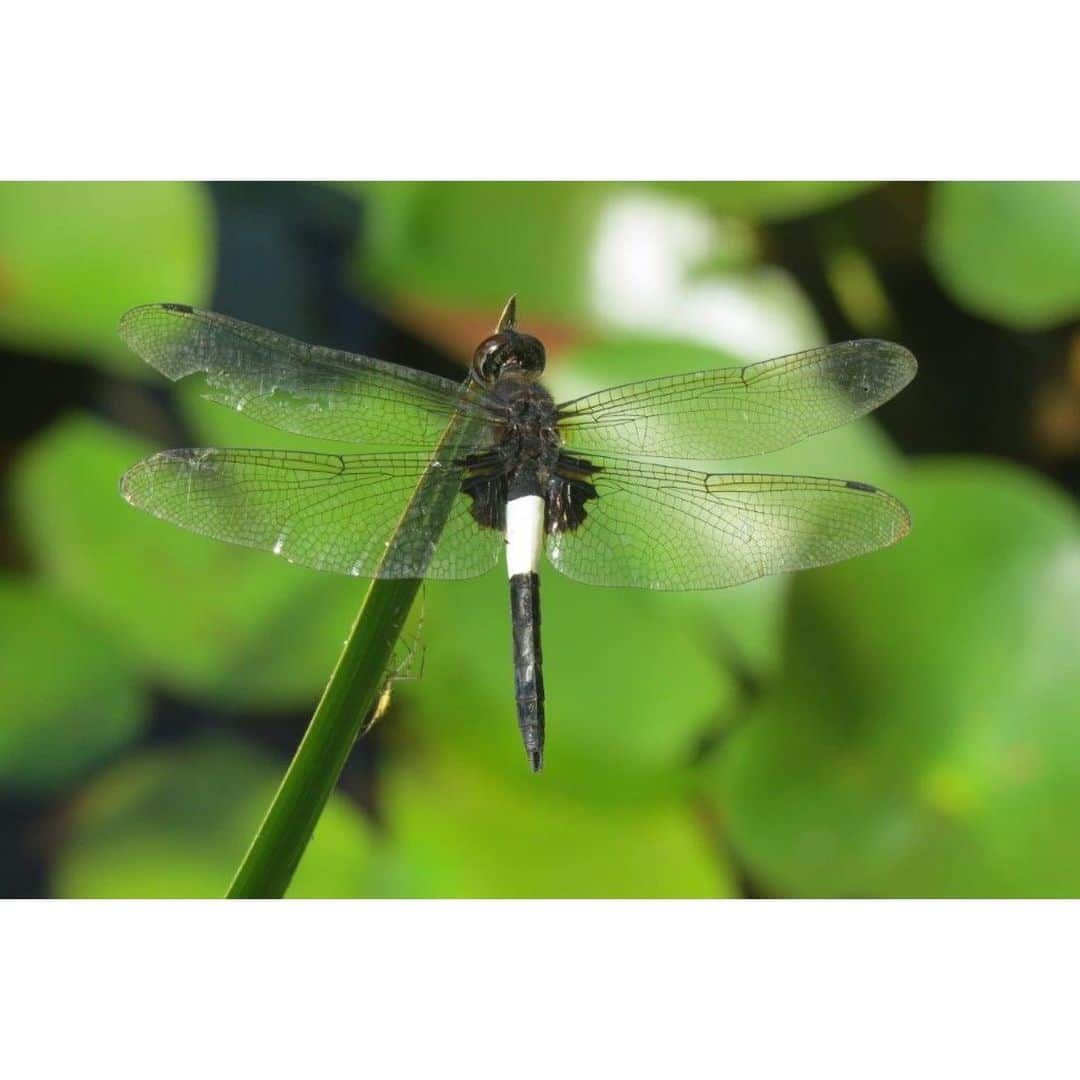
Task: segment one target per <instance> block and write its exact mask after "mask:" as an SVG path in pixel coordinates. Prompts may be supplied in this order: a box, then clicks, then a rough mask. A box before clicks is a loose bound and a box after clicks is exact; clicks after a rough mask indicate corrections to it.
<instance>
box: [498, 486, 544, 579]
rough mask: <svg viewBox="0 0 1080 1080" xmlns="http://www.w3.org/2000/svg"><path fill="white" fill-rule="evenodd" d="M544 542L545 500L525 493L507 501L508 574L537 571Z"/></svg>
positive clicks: (510, 575) (511, 575)
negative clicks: (518, 497)
mask: <svg viewBox="0 0 1080 1080" xmlns="http://www.w3.org/2000/svg"><path fill="white" fill-rule="evenodd" d="M543 545H544V500H543V499H541V498H540V496H539V495H522V496H521V498H520V499H511V500H510V501H509V502H508V503H507V504H506V573H507V575H508V576H509V577H513V576H514V575H515V574H535V573H536V571H537V570H538V569H539V568H540V549H541V548H542V547H543Z"/></svg>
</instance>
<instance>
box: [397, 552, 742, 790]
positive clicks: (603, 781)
mask: <svg viewBox="0 0 1080 1080" xmlns="http://www.w3.org/2000/svg"><path fill="white" fill-rule="evenodd" d="M425 591H426V600H427V603H426V611H427V615H426V618H425V625H424V637H425V639H426V642H427V650H426V654H425V659H424V674H423V679H422V680H421V681H420V682H419V683H408V684H401V685H400V686H399V688H398V690H397V691H396V693H397V694H398V695H399V697H400V699H401V700H402V701H403V702H405V703H407V704H408V706H409V713H410V719H411V722H412V723H413V724H414V725H416V726H417V727H418V728H419V729H420V730H422V731H423V733H424V736H425V738H426V739H430V740H432V741H435V742H437V743H438V742H441V743H443V744H444V745H453V746H455V747H456V748H458V749H459V750H461V751H467V752H468V753H469V754H470V755H471V756H473V757H474V758H475V759H476V760H477V761H482V762H483V763H484V764H485V767H486V768H488V769H490V770H492V771H495V772H497V773H498V774H499V775H500V776H502V777H506V778H507V781H508V782H509V783H511V784H514V783H516V784H518V785H519V786H522V787H523V788H526V789H527V790H531V788H530V787H529V785H532V784H534V783H535V779H534V777H533V776H532V774H531V773H530V772H529V768H528V764H527V762H526V760H525V755H524V752H523V751H522V748H521V740H520V737H519V735H518V730H517V721H516V716H515V712H514V677H513V664H512V660H511V650H510V640H511V637H510V634H511V627H510V600H509V591H508V587H507V583H506V575H505V574H489V575H487V576H486V577H484V578H481V579H479V580H477V581H475V582H464V583H442V582H432V583H430V584H428V585H427V586H426V590H425ZM542 608H543V631H542V632H543V648H544V682H545V687H546V692H547V733H548V738H547V751H546V753H545V760H544V774H543V783H544V789H545V790H546V791H550V792H552V793H553V794H555V793H559V792H561V793H569V794H573V795H574V796H575V797H577V798H580V799H583V800H590V801H603V802H612V801H614V802H634V803H639V804H640V803H643V802H648V801H650V800H657V799H665V798H669V797H670V796H671V795H672V794H673V793H675V792H677V791H680V790H683V789H685V788H686V786H687V784H688V782H689V779H690V773H689V766H690V763H691V760H692V758H693V755H694V751H695V749H696V747H697V745H698V743H699V741H700V740H701V738H702V737H703V736H704V734H705V732H706V731H708V730H709V729H710V728H712V727H713V726H715V725H716V724H717V723H718V720H719V718H720V717H721V716H722V714H723V710H724V708H725V706H726V705H727V704H729V703H730V701H731V699H732V696H733V693H734V689H733V686H732V683H731V679H730V678H729V677H728V676H727V674H726V672H725V670H724V668H723V666H722V664H721V663H720V662H719V661H718V659H717V658H716V657H714V656H713V655H712V654H711V652H710V649H709V641H708V638H707V635H705V634H703V633H701V631H700V627H698V626H695V625H694V624H693V623H692V622H691V621H688V620H687V619H685V618H684V617H683V616H682V614H681V613H680V612H678V611H677V610H676V609H674V608H673V607H671V606H668V605H666V604H665V603H664V600H663V598H658V597H657V596H655V595H654V594H651V593H644V592H635V591H631V590H625V589H590V588H588V587H587V586H583V585H579V584H577V583H575V582H572V581H569V580H568V579H566V578H564V577H562V576H561V575H559V574H556V573H544V575H543V586H542ZM613 627H617V628H618V634H617V637H615V638H613V636H612V628H613Z"/></svg>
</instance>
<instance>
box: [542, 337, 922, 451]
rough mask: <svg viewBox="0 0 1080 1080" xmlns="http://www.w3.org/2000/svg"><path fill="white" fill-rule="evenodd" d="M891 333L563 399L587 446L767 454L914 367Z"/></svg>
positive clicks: (877, 401) (894, 384)
mask: <svg viewBox="0 0 1080 1080" xmlns="http://www.w3.org/2000/svg"><path fill="white" fill-rule="evenodd" d="M915 369H916V363H915V357H914V356H912V355H911V353H910V352H908V351H907V349H905V348H903V347H902V346H900V345H894V344H893V343H892V342H889V341H873V340H867V341H847V342H843V343H841V344H839V345H828V346H826V347H824V348H821V349H810V350H808V351H807V352H801V353H795V354H794V355H792V356H782V357H780V358H779V359H776V360H766V361H764V362H763V363H760V364H751V365H749V366H748V367H744V368H719V369H717V370H715V371H698V372H693V373H691V374H688V375H672V376H670V377H668V378H662V379H646V380H645V381H644V382H636V383H628V384H626V385H625V386H616V387H612V388H611V389H608V390H601V391H599V392H598V393H595V394H589V395H588V396H587V397H583V398H578V399H577V400H575V401H570V402H567V403H565V404H564V405H560V406H559V414H560V417H561V419H560V422H559V430H560V431H561V432H562V435H563V441H564V443H565V444H566V445H567V446H568V447H572V448H574V449H578V450H581V451H582V452H584V453H586V454H592V453H600V454H628V455H634V456H644V457H655V458H703V459H712V460H719V459H730V458H738V457H746V456H748V455H750V454H764V453H766V452H768V451H770V450H779V449H780V448H781V447H784V446H790V445H791V444H792V443H796V442H799V441H800V440H801V439H805V438H807V437H808V436H810V435H817V434H819V433H820V432H823V431H828V430H829V429H830V428H834V427H838V426H839V425H840V424H846V423H847V422H848V421H850V420H854V419H855V418H856V417H858V416H862V415H863V414H864V413H868V412H870V411H871V410H872V409H876V408H877V407H878V406H879V405H881V404H882V403H883V402H885V401H888V400H889V398H891V397H892V396H893V395H894V394H896V393H897V392H898V391H900V390H902V389H903V388H904V387H905V386H906V385H907V384H908V383H909V382H911V380H912V378H914V376H915Z"/></svg>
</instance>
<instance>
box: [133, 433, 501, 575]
mask: <svg viewBox="0 0 1080 1080" xmlns="http://www.w3.org/2000/svg"><path fill="white" fill-rule="evenodd" d="M429 460H430V455H428V454H422V453H415V454H410V453H390V454H342V455H337V454H316V453H306V452H296V451H282V450H212V449H196V450H166V451H164V452H163V453H160V454H155V455H154V456H153V457H149V458H146V459H145V460H144V461H140V462H139V463H138V464H137V465H135V466H133V467H132V468H131V469H130V470H129V471H128V472H127V473H126V474H125V476H124V478H123V480H122V481H121V490H122V492H123V495H124V498H125V499H127V501H128V502H129V503H131V504H132V505H133V506H137V507H139V508H140V509H142V510H146V511H148V512H149V513H151V514H153V515H154V516H155V517H159V518H162V519H164V520H165V521H169V522H172V523H173V524H174V525H180V526H182V527H183V528H185V529H190V530H191V531H192V532H197V533H202V534H203V535H204V536H212V537H214V538H216V539H218V540H226V541H228V542H229V543H231V544H241V545H243V546H244V547H250V548H260V549H263V550H266V551H272V552H273V553H274V554H275V555H280V556H281V557H282V558H284V559H287V560H288V561H289V562H295V563H300V564H302V565H304V566H310V567H313V568H314V569H316V570H328V571H332V572H334V573H339V574H352V575H354V576H358V577H376V576H377V577H383V578H414V577H431V578H468V577H475V576H477V575H478V574H483V573H485V572H486V571H487V570H490V569H491V567H492V566H493V565H494V564H495V561H496V559H497V558H498V557H499V555H500V553H501V552H502V549H503V539H502V536H501V534H499V533H498V532H495V531H493V530H490V529H481V528H480V527H479V526H478V525H477V524H476V522H475V521H474V520H473V518H472V516H471V515H470V513H469V505H470V503H469V498H468V496H465V495H461V494H460V493H458V491H457V488H458V485H459V484H460V470H458V469H457V468H456V467H451V466H448V465H444V466H441V467H440V470H441V472H440V479H439V485H441V486H440V488H439V489H438V490H430V491H429V495H431V496H432V498H430V499H425V500H420V501H419V503H418V504H414V503H413V501H412V496H413V493H414V491H415V489H416V486H417V483H418V482H419V480H420V478H421V476H423V475H424V472H425V470H426V468H427V466H428V462H429ZM440 498H447V499H450V500H452V502H451V505H450V512H449V517H448V518H447V521H446V525H445V527H444V528H443V531H442V534H441V538H440V539H439V540H438V543H437V544H436V546H435V548H434V553H432V546H431V545H432V541H431V535H432V532H431V529H430V528H428V527H427V525H428V522H427V520H426V516H427V515H428V514H430V513H432V512H433V511H432V506H433V505H434V504H435V503H436V502H438V500H439V499H440ZM406 512H408V514H409V515H411V517H410V520H409V521H408V522H407V523H406V529H405V532H404V540H403V542H399V543H395V545H394V548H393V557H392V558H389V559H388V560H387V561H383V560H384V556H385V555H386V552H387V543H388V541H389V540H390V538H391V537H392V536H393V535H394V533H395V530H397V528H398V525H399V522H401V520H402V517H403V515H405V514H406Z"/></svg>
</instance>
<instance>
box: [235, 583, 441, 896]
mask: <svg viewBox="0 0 1080 1080" xmlns="http://www.w3.org/2000/svg"><path fill="white" fill-rule="evenodd" d="M419 587H420V581H419V580H412V579H409V580H400V581H386V580H377V581H373V582H372V583H371V587H370V588H369V589H368V592H367V596H366V597H365V598H364V603H363V604H362V606H361V608H360V612H359V614H358V615H357V617H356V621H355V622H354V624H353V628H352V631H351V632H350V634H349V637H348V639H347V640H346V642H345V648H344V649H343V650H342V652H341V656H340V657H339V658H338V662H337V665H336V666H335V668H334V671H333V674H332V675H331V676H330V681H329V682H328V683H327V684H326V689H325V690H324V691H323V696H322V698H321V700H320V701H319V704H318V707H317V708H316V710H315V714H314V716H312V718H311V723H310V724H309V725H308V729H307V731H306V732H305V734H304V738H303V739H302V740H301V742H300V746H299V747H298V748H297V751H296V754H295V756H294V757H293V760H292V763H291V764H290V765H289V769H288V771H287V772H286V773H285V776H284V779H283V780H282V782H281V786H280V787H279V788H278V791H277V794H276V795H275V796H274V801H273V803H272V804H271V806H270V810H269V812H268V813H267V815H266V818H265V820H264V821H263V823H262V825H261V826H260V827H259V831H258V833H257V834H256V835H255V839H254V841H253V842H252V845H251V847H250V849H249V850H248V853H247V855H246V856H245V857H244V861H243V862H242V863H241V865H240V869H239V870H238V871H237V873H236V877H235V878H234V880H233V883H232V885H230V886H229V891H228V893H227V894H226V895H227V896H228V897H230V898H239V897H279V896H284V894H285V890H286V889H287V888H288V887H289V882H290V881H291V880H292V876H293V874H294V873H295V871H296V867H297V865H298V864H299V862H300V857H301V856H302V855H303V853H304V849H305V848H306V847H307V844H308V841H309V840H310V838H311V834H312V832H314V830H315V825H316V824H317V823H318V820H319V817H320V816H321V815H322V812H323V808H324V807H325V806H326V801H327V799H329V798H330V794H331V792H333V790H334V787H335V785H336V784H337V782H338V778H339V777H340V775H341V770H342V769H343V768H344V767H345V761H346V759H347V758H348V756H349V752H350V751H351V750H352V747H353V744H354V743H355V742H356V738H357V735H359V733H360V728H361V725H362V724H363V722H364V720H365V718H366V717H367V714H368V712H369V711H370V710H371V708H372V706H373V705H374V703H375V699H376V697H377V696H378V694H379V693H380V691H381V690H382V688H383V684H384V673H385V671H386V668H387V665H388V663H389V661H390V656H391V653H392V652H393V649H394V644H395V642H396V641H397V639H398V637H399V635H400V634H401V628H402V626H403V625H404V623H405V619H406V618H407V617H408V614H409V609H410V608H411V607H412V604H413V601H414V600H415V598H416V593H417V590H418V589H419Z"/></svg>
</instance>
